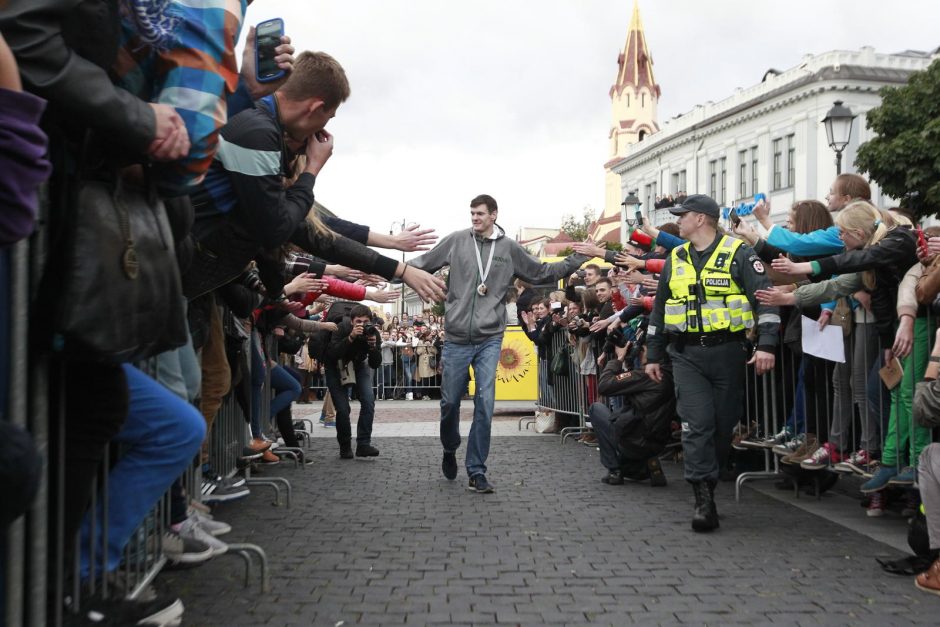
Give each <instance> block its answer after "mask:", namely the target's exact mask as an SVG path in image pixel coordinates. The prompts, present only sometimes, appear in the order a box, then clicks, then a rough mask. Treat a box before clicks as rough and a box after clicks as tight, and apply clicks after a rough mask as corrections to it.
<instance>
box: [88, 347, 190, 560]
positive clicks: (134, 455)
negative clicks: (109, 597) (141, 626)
mask: <svg viewBox="0 0 940 627" xmlns="http://www.w3.org/2000/svg"><path fill="white" fill-rule="evenodd" d="M124 373H125V375H126V376H127V387H128V394H129V397H130V410H129V412H128V416H127V421H126V422H125V423H124V427H123V428H122V429H121V431H120V433H118V434H117V437H115V438H114V441H115V442H117V443H118V444H120V445H121V455H120V457H119V458H118V462H117V463H116V464H115V465H114V467H112V468H111V471H110V472H109V473H108V489H109V501H110V505H109V507H108V521H107V522H108V546H107V547H106V550H105V552H106V554H107V564H106V569H107V570H108V571H111V570H114V569H116V568H117V567H118V565H119V564H120V563H121V558H122V557H123V551H124V546H125V545H126V544H127V541H128V540H129V539H130V537H131V535H132V534H133V533H134V530H135V529H136V528H137V526H138V525H139V524H140V523H141V521H143V519H144V517H145V516H146V515H147V512H149V511H150V509H151V508H152V507H153V506H154V505H155V504H156V503H157V500H158V499H159V498H160V496H161V495H162V494H163V493H164V492H166V489H167V488H168V487H170V484H172V483H173V480H174V479H176V478H177V477H179V476H180V474H181V473H182V472H183V471H184V470H185V469H186V467H187V466H188V465H189V464H191V463H192V460H193V457H194V456H195V455H196V453H197V452H198V451H199V446H200V445H201V443H202V440H203V438H204V437H205V435H206V421H205V420H203V418H202V416H201V415H200V414H199V411H198V410H197V409H196V408H195V407H193V406H192V405H190V404H189V403H187V402H186V401H184V400H183V399H181V398H179V397H178V396H176V395H175V394H173V393H172V392H170V391H169V390H168V389H167V388H165V387H163V386H162V385H160V384H159V383H157V382H156V381H154V380H153V379H151V378H150V377H148V376H147V375H145V374H143V373H142V372H141V371H139V370H137V369H136V368H134V367H133V366H129V365H127V364H125V365H124ZM98 506H99V507H98V511H97V512H95V514H94V515H95V516H96V524H95V534H96V536H97V537H96V538H95V542H96V545H98V546H97V548H96V551H95V554H96V555H97V556H101V555H102V550H101V547H100V543H101V528H102V525H101V523H102V516H103V511H102V508H101V502H100V501H99V503H98ZM89 515H90V514H89ZM89 534H90V525H89V518H88V516H86V518H85V522H84V524H83V525H82V575H83V576H87V575H88V573H89V572H90V568H89V567H90V564H89V557H88V544H89ZM96 571H97V572H101V569H100V565H99V566H98V567H96Z"/></svg>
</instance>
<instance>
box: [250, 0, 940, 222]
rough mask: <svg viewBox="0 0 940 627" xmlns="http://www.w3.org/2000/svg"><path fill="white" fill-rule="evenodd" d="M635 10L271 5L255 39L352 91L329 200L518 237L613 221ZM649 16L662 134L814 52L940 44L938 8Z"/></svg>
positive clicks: (756, 6) (568, 0)
mask: <svg viewBox="0 0 940 627" xmlns="http://www.w3.org/2000/svg"><path fill="white" fill-rule="evenodd" d="M632 6H633V0H475V1H474V2H461V1H458V0H407V1H405V0H398V1H395V0H255V2H254V4H253V5H252V6H251V7H250V8H249V10H248V16H247V19H246V24H257V23H259V22H261V21H263V20H265V19H268V18H270V17H282V18H284V21H285V29H286V31H287V34H289V35H290V36H291V37H292V38H293V40H294V43H295V45H296V46H297V48H298V50H303V49H309V50H323V51H326V52H328V53H330V54H332V55H333V56H334V57H336V58H337V59H338V60H339V62H340V63H341V64H342V65H343V66H344V67H345V69H346V73H347V75H348V76H349V80H350V83H351V85H352V97H351V98H350V100H349V101H348V102H346V103H345V104H344V105H343V106H341V107H340V109H339V113H338V114H337V116H336V118H335V119H334V120H333V121H332V122H331V123H330V125H329V127H328V130H330V131H331V132H332V133H333V134H334V135H335V138H336V139H335V150H334V153H333V157H332V159H331V160H330V161H329V163H328V164H327V165H326V167H325V168H324V169H323V171H322V173H321V175H320V177H319V178H318V180H317V185H316V190H315V192H316V197H317V200H319V201H320V202H322V203H324V204H325V205H326V206H328V207H329V208H330V209H332V210H334V211H335V212H336V213H338V214H339V215H340V216H342V217H345V218H348V219H351V220H354V221H357V222H361V223H365V224H369V225H370V226H371V227H372V228H374V229H376V230H381V231H385V232H387V231H388V230H389V228H390V226H391V224H392V222H393V221H395V222H397V221H401V220H402V219H406V220H408V221H409V222H418V223H421V224H422V225H427V226H432V227H435V228H437V229H438V231H439V233H441V234H447V233H449V232H450V231H453V230H456V229H459V228H466V227H468V226H469V207H468V204H469V201H470V199H471V198H473V197H474V196H476V195H477V194H480V193H488V194H491V195H492V196H494V197H495V198H496V200H497V201H498V203H499V206H500V214H499V224H500V225H502V226H503V228H504V229H506V231H507V233H508V234H509V235H510V236H514V235H515V233H516V230H517V229H518V228H519V227H520V226H545V227H557V226H558V225H559V223H560V220H561V216H562V215H563V214H566V213H575V214H580V213H581V211H582V208H583V207H584V206H586V205H590V206H592V207H594V208H595V209H597V210H598V212H599V211H601V210H602V209H603V198H604V171H603V163H604V162H605V161H606V160H607V158H608V155H607V148H608V143H607V132H608V129H609V126H610V100H609V97H608V89H609V88H610V86H611V85H612V83H613V81H614V79H615V76H616V70H617V55H618V54H619V52H620V50H621V49H622V48H623V45H624V41H625V38H626V31H627V27H628V25H629V21H630V13H631V10H632ZM640 13H641V16H642V19H643V25H644V27H645V31H646V37H647V42H648V45H649V49H650V53H651V54H652V57H653V61H654V71H655V75H656V79H657V82H658V83H659V84H660V86H661V88H662V97H661V99H660V102H659V119H660V121H663V120H666V119H668V118H670V117H672V116H674V115H677V114H679V113H684V112H686V111H689V110H690V109H691V108H692V107H694V106H695V105H696V104H698V103H703V102H706V101H709V100H713V101H717V100H720V99H722V98H725V97H727V96H729V95H731V93H732V92H733V90H734V88H735V87H747V86H749V85H753V84H756V83H758V82H760V79H761V77H762V75H763V73H764V72H765V71H766V70H767V69H768V68H771V67H774V68H777V69H780V70H785V69H787V68H790V67H793V66H795V65H798V64H799V63H800V59H801V57H802V55H804V54H806V53H820V52H825V51H827V50H833V49H843V50H857V49H858V48H860V47H861V46H864V45H870V46H873V47H874V48H875V50H876V51H877V52H897V51H900V50H905V49H915V50H933V49H936V48H937V47H938V46H940V31H938V30H937V25H938V24H940V2H937V1H936V0H932V1H929V0H916V1H915V0H911V1H908V0H894V1H893V2H885V1H884V0H851V1H847V0H838V1H837V0H815V1H808V0H791V1H789V2H786V3H780V2H753V1H745V0H712V1H711V2H701V1H700V0H699V1H696V0H640ZM246 30H247V29H246Z"/></svg>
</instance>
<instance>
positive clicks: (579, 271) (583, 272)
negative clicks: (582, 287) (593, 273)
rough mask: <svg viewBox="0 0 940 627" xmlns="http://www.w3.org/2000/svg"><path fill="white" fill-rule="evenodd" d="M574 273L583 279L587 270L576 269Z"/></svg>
mask: <svg viewBox="0 0 940 627" xmlns="http://www.w3.org/2000/svg"><path fill="white" fill-rule="evenodd" d="M575 274H577V275H578V277H580V278H582V279H583V278H584V277H586V276H587V270H578V271H577V272H575Z"/></svg>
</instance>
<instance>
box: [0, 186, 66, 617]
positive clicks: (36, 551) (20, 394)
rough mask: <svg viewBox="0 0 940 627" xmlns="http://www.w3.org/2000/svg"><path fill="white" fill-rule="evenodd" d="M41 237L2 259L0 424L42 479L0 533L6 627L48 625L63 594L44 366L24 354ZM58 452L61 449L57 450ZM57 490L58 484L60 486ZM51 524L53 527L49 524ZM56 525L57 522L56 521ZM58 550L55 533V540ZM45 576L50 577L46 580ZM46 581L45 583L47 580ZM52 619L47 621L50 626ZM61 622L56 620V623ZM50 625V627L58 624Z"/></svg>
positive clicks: (44, 207) (43, 210) (41, 359)
mask: <svg viewBox="0 0 940 627" xmlns="http://www.w3.org/2000/svg"><path fill="white" fill-rule="evenodd" d="M46 191H47V190H46V189H45V188H43V189H42V190H41V192H42V198H43V202H42V203H41V204H40V220H41V221H42V220H44V219H45V217H46V216H47V215H48V203H47V202H46V199H47V196H46ZM46 245H47V244H46V234H45V232H44V230H43V229H39V230H38V231H37V233H36V234H35V235H33V236H32V237H31V238H30V239H28V240H24V241H20V242H18V243H17V244H15V245H13V246H11V247H10V248H9V249H7V250H0V255H5V256H6V260H5V262H4V263H6V264H7V268H8V270H9V274H8V279H9V283H8V284H7V285H0V289H8V290H9V305H10V310H9V319H10V329H9V332H10V352H9V356H8V357H9V370H8V372H9V379H8V390H7V393H8V403H7V407H6V408H3V409H4V410H5V412H4V414H5V416H4V418H0V419H5V420H8V421H9V422H11V423H13V424H14V425H17V426H19V427H21V428H23V429H26V430H27V431H28V432H29V433H30V434H31V435H32V437H33V441H34V442H35V444H36V447H37V449H38V451H39V454H40V457H41V458H42V474H41V478H40V485H39V490H38V493H37V495H36V498H35V499H34V501H33V503H32V504H31V505H30V507H29V509H28V510H27V512H26V515H25V516H22V517H20V518H19V519H17V520H15V521H13V523H11V524H10V525H9V526H8V527H7V528H6V529H0V534H2V536H0V542H2V543H4V544H5V546H4V549H3V550H4V552H5V560H6V563H5V566H6V568H5V572H4V573H3V576H2V580H3V584H4V585H3V586H0V608H2V609H0V623H3V624H5V625H9V626H10V627H18V626H20V625H24V626H26V625H28V626H30V627H32V626H36V627H39V626H43V625H46V624H49V623H50V622H51V621H50V619H49V617H47V613H46V598H47V590H48V589H49V588H48V587H49V586H52V588H53V590H56V591H59V592H61V591H63V588H64V586H63V583H62V582H63V570H64V569H63V567H62V565H61V563H59V564H58V567H57V568H53V571H54V572H52V573H50V572H49V570H50V569H49V566H48V563H47V561H48V559H49V557H50V556H49V551H50V550H54V549H55V548H54V547H49V546H48V533H49V524H50V520H49V507H50V502H51V500H52V499H56V498H58V499H59V502H60V503H61V495H58V496H57V495H55V494H50V491H49V472H50V471H51V470H55V469H56V467H55V466H50V464H49V460H48V455H49V445H50V424H49V421H50V414H49V372H48V360H47V359H46V357H45V356H44V355H38V354H35V353H34V352H31V351H30V350H29V343H28V338H29V321H30V315H29V302H30V300H31V298H32V296H33V295H34V294H35V291H36V288H37V284H38V280H39V277H40V276H41V271H42V267H43V265H44V263H45V258H46ZM60 450H61V447H60ZM60 485H61V483H60ZM51 522H52V523H53V524H56V521H51ZM58 524H60V525H61V520H59V521H58ZM56 537H59V541H60V546H61V533H60V534H57V536H56ZM50 575H52V576H51V577H50ZM50 579H51V580H50ZM56 620H57V619H56V617H55V616H53V617H52V621H56ZM58 622H61V619H58ZM58 622H56V623H55V624H58Z"/></svg>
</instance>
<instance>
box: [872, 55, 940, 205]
mask: <svg viewBox="0 0 940 627" xmlns="http://www.w3.org/2000/svg"><path fill="white" fill-rule="evenodd" d="M880 93H881V105H880V106H878V107H875V108H874V109H872V110H871V111H869V112H868V114H867V120H868V123H867V127H868V128H869V129H871V130H872V131H874V132H875V133H877V137H875V138H874V139H871V140H870V141H867V142H865V143H864V144H862V145H861V146H860V147H859V149H858V157H857V158H856V159H855V165H856V167H857V168H858V169H859V171H860V172H866V173H868V175H869V176H871V178H872V180H873V181H875V182H877V183H878V185H879V186H880V187H881V189H882V190H883V191H884V192H885V193H886V194H888V195H889V196H893V197H894V198H900V199H901V206H902V207H906V208H908V209H910V210H911V211H912V212H913V213H914V214H915V216H916V217H918V218H921V217H925V216H929V215H935V214H937V213H938V212H940V60H938V61H934V62H933V63H931V64H930V67H928V68H927V69H926V70H924V71H923V72H917V73H915V74H912V75H911V77H910V80H909V81H908V83H907V85H904V86H903V87H883V88H882V89H881V92H880Z"/></svg>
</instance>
